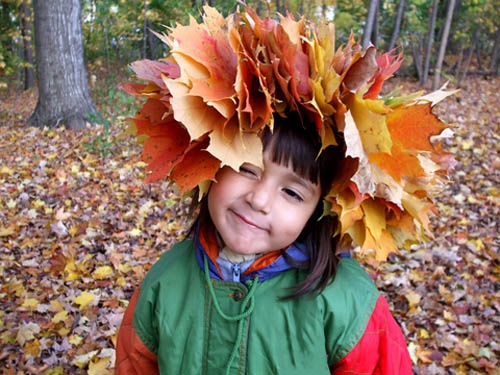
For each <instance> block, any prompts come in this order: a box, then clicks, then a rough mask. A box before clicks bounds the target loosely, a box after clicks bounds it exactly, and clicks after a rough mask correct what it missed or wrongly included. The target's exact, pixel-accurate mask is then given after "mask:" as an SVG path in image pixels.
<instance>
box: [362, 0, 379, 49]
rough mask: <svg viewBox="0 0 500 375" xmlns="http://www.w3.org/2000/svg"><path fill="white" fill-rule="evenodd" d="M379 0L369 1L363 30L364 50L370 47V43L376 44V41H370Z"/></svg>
mask: <svg viewBox="0 0 500 375" xmlns="http://www.w3.org/2000/svg"><path fill="white" fill-rule="evenodd" d="M378 2H379V0H370V6H369V8H368V14H367V15H366V23H365V29H364V30H363V43H362V45H363V47H364V48H366V47H368V46H369V45H370V42H371V43H373V44H376V42H377V41H376V40H373V39H372V34H373V30H374V25H375V20H376V15H377V11H378Z"/></svg>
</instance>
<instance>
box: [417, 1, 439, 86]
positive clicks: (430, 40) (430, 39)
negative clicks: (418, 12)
mask: <svg viewBox="0 0 500 375" xmlns="http://www.w3.org/2000/svg"><path fill="white" fill-rule="evenodd" d="M438 6H439V0H434V1H433V3H432V10H431V14H430V15H429V32H428V33H427V41H426V43H425V46H426V48H425V53H424V66H423V69H422V77H421V80H420V83H421V84H422V85H425V84H427V80H428V79H429V69H430V65H431V56H432V46H433V45H434V31H435V28H436V18H437V14H438Z"/></svg>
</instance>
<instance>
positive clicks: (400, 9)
mask: <svg viewBox="0 0 500 375" xmlns="http://www.w3.org/2000/svg"><path fill="white" fill-rule="evenodd" d="M405 6H406V0H399V5H398V13H397V15H396V22H395V24H394V29H393V30H392V36H391V41H390V42H389V48H387V50H389V51H390V50H392V49H393V48H394V46H395V45H396V40H398V37H399V31H400V30H401V23H402V22H403V15H404V13H405Z"/></svg>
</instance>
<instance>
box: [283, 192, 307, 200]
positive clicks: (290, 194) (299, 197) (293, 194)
mask: <svg viewBox="0 0 500 375" xmlns="http://www.w3.org/2000/svg"><path fill="white" fill-rule="evenodd" d="M283 192H284V193H285V194H286V195H288V196H289V197H290V198H292V199H295V200H297V201H298V202H302V201H303V200H304V199H303V198H302V197H301V196H300V195H299V194H298V193H297V192H296V191H294V190H292V189H283Z"/></svg>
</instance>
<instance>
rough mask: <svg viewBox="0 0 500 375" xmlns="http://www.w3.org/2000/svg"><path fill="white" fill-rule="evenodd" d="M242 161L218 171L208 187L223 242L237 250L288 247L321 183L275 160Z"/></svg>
mask: <svg viewBox="0 0 500 375" xmlns="http://www.w3.org/2000/svg"><path fill="white" fill-rule="evenodd" d="M264 166H265V169H264V170H261V169H260V168H259V167H256V166H255V165H251V164H244V165H243V166H242V168H241V169H240V172H235V171H234V170H233V169H231V168H229V167H225V168H223V169H222V170H221V171H220V172H219V173H218V174H217V182H216V183H214V184H213V185H212V187H211V189H210V191H209V193H208V209H209V212H210V216H211V218H212V221H213V222H214V224H215V227H216V229H217V231H218V232H219V234H220V236H221V237H222V240H223V241H224V244H225V245H226V246H228V247H229V248H230V249H231V250H232V251H234V252H236V253H238V254H247V255H248V254H261V253H266V252H269V251H273V250H279V249H283V248H286V247H287V246H289V245H290V244H291V243H292V242H293V241H295V240H296V239H297V237H298V236H299V235H300V233H301V232H302V229H303V228H304V226H305V224H306V223H307V221H308V220H309V218H310V217H311V215H312V214H313V212H314V210H315V208H316V206H317V204H318V202H319V199H320V195H321V192H320V190H321V189H320V187H319V185H317V184H314V183H312V182H311V181H309V180H308V179H304V178H303V177H300V176H299V175H297V174H296V173H295V172H294V171H293V169H292V168H291V167H285V166H282V165H279V164H277V163H274V162H272V161H271V159H270V157H269V155H268V152H264Z"/></svg>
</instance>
